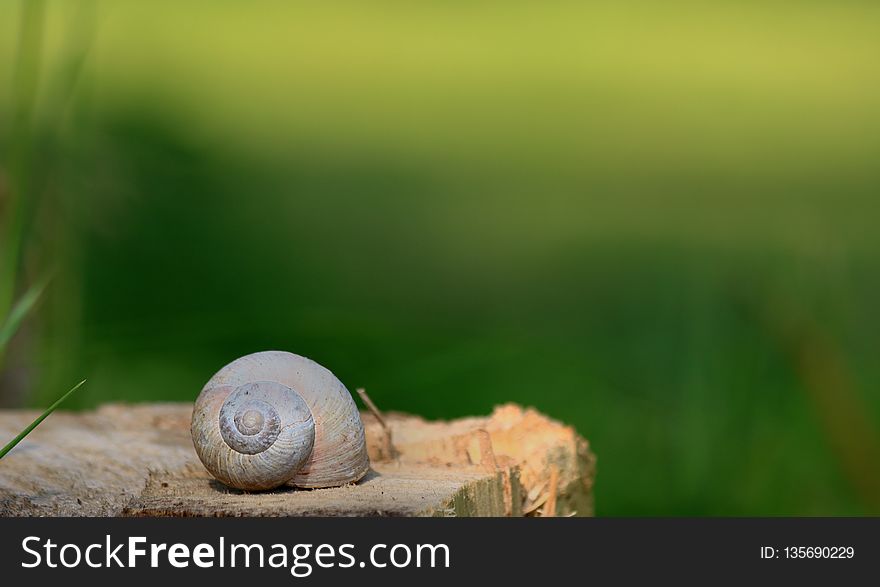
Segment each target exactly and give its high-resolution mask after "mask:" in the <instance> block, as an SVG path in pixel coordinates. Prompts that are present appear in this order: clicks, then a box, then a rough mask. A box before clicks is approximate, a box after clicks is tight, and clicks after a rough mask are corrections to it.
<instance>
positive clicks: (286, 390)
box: [191, 351, 370, 490]
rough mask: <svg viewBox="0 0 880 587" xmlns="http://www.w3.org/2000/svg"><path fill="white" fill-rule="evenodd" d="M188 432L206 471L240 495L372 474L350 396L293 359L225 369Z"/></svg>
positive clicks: (257, 356) (258, 357)
mask: <svg viewBox="0 0 880 587" xmlns="http://www.w3.org/2000/svg"><path fill="white" fill-rule="evenodd" d="M191 432H192V438H193V444H194V445H195V448H196V453H197V454H198V455H199V459H201V461H202V463H203V464H204V465H205V467H206V468H207V469H208V471H210V472H211V474H212V475H214V476H215V477H216V478H217V479H219V480H220V481H222V482H223V483H225V484H227V485H229V486H231V487H235V488H238V489H247V490H260V489H272V488H274V487H278V486H280V485H283V484H285V483H289V484H290V485H295V486H297V487H308V488H317V487H336V486H339V485H345V484H346V483H353V482H355V481H358V480H359V479H361V478H362V477H363V476H364V475H365V474H366V473H367V471H368V470H369V468H370V460H369V457H368V456H367V445H366V439H365V437H364V425H363V423H362V422H361V417H360V414H359V413H358V410H357V407H356V406H355V403H354V400H353V399H352V397H351V394H350V393H349V392H348V390H347V389H346V388H345V386H344V385H343V384H342V382H341V381H339V379H337V378H336V377H335V376H334V375H333V373H331V372H330V371H329V370H327V369H325V368H324V367H322V366H321V365H319V364H318V363H316V362H314V361H312V360H310V359H307V358H305V357H301V356H299V355H294V354H293V353H287V352H282V351H266V352H260V353H254V354H251V355H246V356H244V357H241V358H240V359H236V360H235V361H233V362H231V363H229V364H228V365H226V366H225V367H223V368H222V369H220V371H218V372H217V373H216V374H215V375H214V376H213V377H212V378H211V380H210V381H208V383H207V384H205V387H204V389H202V392H201V393H200V394H199V397H198V398H197V399H196V402H195V406H194V408H193V416H192V428H191Z"/></svg>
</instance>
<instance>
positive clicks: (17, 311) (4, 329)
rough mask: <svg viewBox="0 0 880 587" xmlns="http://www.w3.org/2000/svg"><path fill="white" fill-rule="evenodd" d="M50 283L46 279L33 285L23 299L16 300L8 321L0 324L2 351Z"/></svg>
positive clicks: (7, 318) (0, 349) (0, 346)
mask: <svg viewBox="0 0 880 587" xmlns="http://www.w3.org/2000/svg"><path fill="white" fill-rule="evenodd" d="M48 283H49V280H48V279H44V280H42V281H40V282H37V283H35V284H34V285H32V286H31V287H30V288H29V289H28V290H27V291H26V292H25V293H24V295H23V296H21V299H19V300H18V302H16V304H15V305H14V306H13V307H12V310H10V311H9V316H7V317H6V321H5V322H4V323H3V326H0V352H2V351H3V349H4V348H5V347H6V344H7V343H8V342H9V340H10V339H11V338H12V337H13V336H14V335H15V333H16V332H17V331H18V328H19V326H21V323H22V322H23V321H24V319H25V318H26V317H27V315H28V314H29V313H30V312H31V310H33V308H34V306H35V305H36V304H37V302H38V301H39V300H40V297H41V296H42V295H43V291H44V290H45V289H46V285H48Z"/></svg>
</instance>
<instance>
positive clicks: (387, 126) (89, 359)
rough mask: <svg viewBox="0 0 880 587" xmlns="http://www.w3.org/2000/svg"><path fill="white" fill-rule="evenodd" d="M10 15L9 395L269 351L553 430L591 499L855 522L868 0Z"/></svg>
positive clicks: (392, 389) (863, 402)
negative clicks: (18, 226)
mask: <svg viewBox="0 0 880 587" xmlns="http://www.w3.org/2000/svg"><path fill="white" fill-rule="evenodd" d="M22 5H23V4H22V3H21V2H4V3H2V4H0V89H3V90H9V91H0V139H2V141H0V145H2V146H0V148H2V149H3V151H2V152H0V155H2V158H0V206H3V207H0V213H2V211H3V210H6V211H8V210H9V209H10V206H11V203H12V202H13V201H14V200H15V198H21V199H26V200H27V202H28V210H29V211H30V215H29V222H28V227H27V231H26V240H25V245H24V246H23V250H22V255H21V259H20V265H21V271H20V283H18V284H15V286H14V287H15V288H16V291H19V292H20V291H23V289H24V288H25V287H26V286H27V285H28V284H29V283H32V282H35V281H37V280H38V279H39V277H40V276H41V275H43V274H44V273H45V272H46V271H49V270H52V271H54V277H53V280H52V283H51V285H50V286H49V289H48V290H47V294H46V296H45V298H44V300H43V302H42V303H41V305H40V306H39V311H38V312H37V314H36V315H35V316H34V317H33V318H32V319H31V320H29V321H28V323H27V324H26V327H25V328H24V329H23V330H22V332H21V333H20V334H19V335H18V336H17V337H16V339H15V340H14V341H13V342H14V345H13V348H11V349H10V352H9V353H8V356H7V357H6V360H5V363H4V368H5V372H4V377H3V379H2V380H0V398H4V397H5V398H6V401H7V404H8V403H15V402H19V403H20V402H21V401H24V402H26V403H27V404H28V405H35V406H36V405H48V404H49V403H50V402H51V400H52V399H54V397H56V396H57V395H58V394H59V393H60V392H61V391H63V390H64V389H68V388H69V387H70V385H71V384H72V383H73V382H75V381H78V380H79V379H81V378H83V377H88V379H89V382H88V384H87V385H86V386H85V387H83V388H82V389H80V390H79V391H78V392H77V394H76V395H75V396H74V397H72V398H71V399H70V400H68V401H69V403H68V404H67V406H68V407H79V408H86V407H90V406H94V405H97V404H99V403H102V402H107V401H132V402H133V401H165V400H191V399H193V398H194V397H195V396H196V394H197V393H198V391H199V390H200V388H201V386H202V385H203V384H204V382H205V381H206V380H207V379H208V378H209V377H210V375H211V374H212V373H213V372H214V371H215V370H217V369H218V368H219V367H221V366H222V365H223V364H225V363H226V362H228V361H230V360H231V359H233V358H235V357H237V356H239V355H242V354H245V353H248V352H253V351H256V350H263V349H286V350H291V351H294V352H297V353H300V354H304V355H306V356H309V357H311V358H314V359H316V360H317V361H319V362H321V363H322V364H324V365H326V366H328V367H329V368H331V369H332V370H333V371H334V372H335V373H336V374H337V375H338V376H339V377H340V378H341V379H342V380H343V381H344V382H345V383H346V384H347V385H348V386H349V388H351V389H353V388H354V387H359V386H363V387H366V388H367V390H368V392H369V393H370V395H371V396H372V397H373V399H374V400H375V401H376V403H377V404H378V405H379V406H380V407H382V408H384V409H386V410H402V411H408V412H413V413H418V414H422V415H424V416H426V417H429V418H452V417H457V416H463V415H470V414H483V413H488V412H489V411H490V410H491V408H492V406H493V405H496V404H498V403H502V402H507V401H513V402H518V403H521V404H525V405H532V406H535V407H537V408H538V409H540V410H541V411H543V412H545V413H547V414H549V415H551V416H553V417H554V418H557V419H560V420H562V421H565V422H567V423H570V424H573V425H574V426H576V428H577V429H578V431H579V432H580V433H581V434H583V435H585V436H586V437H587V438H589V440H590V441H591V444H592V446H593V448H594V450H595V451H596V453H597V454H598V457H599V461H598V479H597V484H596V495H597V512H598V513H599V514H601V515H786V514H802V515H858V514H869V513H878V512H880V442H878V426H880V393H878V386H880V360H878V348H880V305H878V299H880V265H878V263H880V259H878V253H880V231H878V229H877V225H878V216H880V205H878V203H880V202H878V197H880V165H878V158H880V60H878V55H880V5H878V4H877V3H874V2H858V1H850V0H847V1H835V2H831V1H820V0H813V1H804V2H779V1H762V2H757V1H755V2H750V1H747V2H679V1H672V2H663V3H658V2H650V1H631V2H619V1H618V2H593V1H589V2H558V1H550V2H525V1H510V0H508V1H505V2H500V1H478V2H439V1H434V2H403V1H390V0H389V1H378V2H369V3H365V2H355V1H345V2H327V3H320V5H318V6H315V5H310V4H299V3H291V2H270V1H257V2H250V3H240V2H232V1H229V0H215V1H213V2H193V1H187V2H179V1H178V2H171V1H167V0H154V1H152V2H137V1H133V0H132V1H130V0H118V1H113V2H109V1H98V2H95V1H91V2H89V1H76V2H74V1H60V0H54V1H52V0H50V1H48V2H47V3H46V6H45V8H46V10H45V15H44V16H45V18H44V20H43V21H42V23H43V25H44V26H43V36H42V40H41V42H40V44H39V46H40V47H41V48H42V49H41V53H40V54H39V55H24V56H22V55H20V54H17V50H16V47H17V44H18V42H19V39H20V38H21V32H22V26H21V20H20V19H21V12H22ZM22 59H25V61H28V60H30V67H32V69H33V70H34V71H36V72H37V75H38V81H39V85H38V91H37V93H36V95H35V97H34V99H33V101H32V102H33V103H32V104H31V106H32V109H33V116H32V121H31V124H30V126H29V131H28V133H29V134H28V137H29V139H28V141H27V145H26V148H27V149H28V152H29V153H30V154H31V157H30V159H29V161H28V165H27V168H26V170H25V172H26V173H27V174H28V178H29V182H28V186H29V187H28V188H27V190H24V191H22V192H21V193H16V189H15V186H16V185H18V184H17V183H16V182H15V181H14V180H15V173H16V171H15V169H14V168H13V166H11V165H10V164H9V163H8V162H9V161H10V160H12V159H13V158H12V155H13V154H14V153H15V152H16V151H15V149H16V148H17V147H16V144H15V141H16V140H20V138H19V139H16V136H15V133H14V132H12V129H13V123H12V120H13V114H14V112H15V90H16V87H15V83H16V82H15V79H16V78H15V67H16V63H20V62H21V60H22ZM2 186H5V189H4V187H2ZM10 186H12V187H10ZM8 285H9V284H6V286H8ZM22 392H23V393H24V394H25V395H24V396H23V398H22V396H21V395H20V393H22ZM17 393H18V394H19V395H16V394H17Z"/></svg>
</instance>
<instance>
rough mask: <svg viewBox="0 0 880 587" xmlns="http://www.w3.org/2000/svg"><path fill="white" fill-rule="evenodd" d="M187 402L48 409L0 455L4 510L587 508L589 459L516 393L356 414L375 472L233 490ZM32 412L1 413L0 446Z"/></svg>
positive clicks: (518, 512)
mask: <svg viewBox="0 0 880 587" xmlns="http://www.w3.org/2000/svg"><path fill="white" fill-rule="evenodd" d="M191 413H192V405H191V404H141V405H121V404H111V405H106V406H103V407H101V408H99V409H97V410H95V411H92V412H81V413H68V412H56V413H55V414H53V415H51V416H50V417H49V419H47V420H46V421H45V422H44V423H43V424H42V425H40V426H39V427H38V428H37V429H36V430H35V431H34V432H33V433H31V434H30V435H29V436H28V437H27V438H26V439H25V440H23V441H22V442H21V444H19V445H18V446H17V447H16V448H15V449H13V450H12V452H10V453H9V454H8V455H7V456H6V457H5V458H3V459H2V460H0V515H3V516H522V515H533V516H534V515H537V516H570V515H579V516H588V515H592V513H593V492H592V487H593V479H594V472H595V457H594V456H593V454H592V452H590V450H589V446H588V444H587V441H586V440H585V439H583V438H582V437H580V436H578V435H577V433H576V432H575V431H574V430H573V429H572V428H571V427H568V426H564V425H562V424H560V423H558V422H555V421H553V420H550V419H549V418H547V417H546V416H543V415H541V414H540V413H538V412H536V411H535V410H532V409H523V408H520V407H519V406H516V405H505V406H500V407H497V408H495V410H494V412H493V413H492V415H491V416H488V417H475V418H465V419H460V420H453V421H449V422H429V421H425V420H423V419H421V418H418V417H415V416H409V415H405V414H395V413H391V414H386V415H385V417H384V421H385V424H386V426H385V427H383V426H382V425H381V424H380V422H379V421H378V420H377V419H376V417H375V416H374V415H373V414H371V413H367V412H364V413H363V414H362V418H363V421H364V425H365V428H366V436H367V444H368V449H369V454H370V460H371V463H372V470H371V471H370V472H369V473H368V474H367V476H366V477H365V478H364V479H362V480H361V481H360V482H358V483H356V484H352V485H347V486H344V487H339V488H333V489H318V490H301V489H295V488H282V489H278V490H274V491H269V492H263V493H247V492H242V491H237V490H234V489H230V488H228V487H226V486H225V485H223V484H221V483H220V482H218V481H216V480H214V479H213V478H212V477H211V475H210V474H209V473H208V471H207V470H205V468H204V467H203V466H202V464H201V462H200V461H199V460H198V458H197V457H196V454H195V450H194V449H193V445H192V440H191V438H190V433H189V424H190V416H191ZM36 416H37V412H31V411H0V444H2V443H4V442H6V440H5V439H11V438H12V437H14V436H15V435H16V434H17V433H18V432H19V431H20V430H21V429H22V428H24V427H25V426H26V425H27V424H28V423H29V422H30V421H31V420H32V419H33V418H35V417H36Z"/></svg>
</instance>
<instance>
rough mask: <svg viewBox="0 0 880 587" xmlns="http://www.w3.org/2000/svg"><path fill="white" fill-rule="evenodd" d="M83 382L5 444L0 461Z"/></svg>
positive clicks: (0, 452)
mask: <svg viewBox="0 0 880 587" xmlns="http://www.w3.org/2000/svg"><path fill="white" fill-rule="evenodd" d="M85 382H86V380H85V379H83V380H82V381H80V382H79V383H77V384H76V385H74V386H73V387H72V388H70V391H68V392H67V393H65V394H64V395H62V396H61V397H60V398H58V400H57V401H56V402H55V403H54V404H52V405H51V406H49V408H48V409H47V410H46V411H45V412H43V413H42V414H40V416H39V417H38V418H37V419H36V420H34V421H33V422H31V423H30V425H29V426H28V427H27V428H25V429H24V430H22V431H21V433H20V434H19V435H18V436H16V437H15V438H13V439H12V441H11V442H10V443H9V444H7V445H6V446H4V447H3V448H2V449H0V459H2V458H3V457H5V456H6V453H8V452H9V451H11V450H12V449H13V448H14V447H15V445H16V444H18V443H19V442H21V441H22V440H23V439H24V437H25V436H27V435H28V434H30V433H31V431H32V430H33V429H34V428H36V427H37V426H39V425H40V422H42V421H43V420H45V419H46V417H48V416H49V414H51V413H52V412H54V411H55V409H56V408H57V407H58V406H60V405H61V402H63V401H64V400H66V399H67V398H68V397H70V395H71V394H72V393H73V392H74V391H76V390H77V389H79V388H80V387H82V384H83V383H85Z"/></svg>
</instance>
